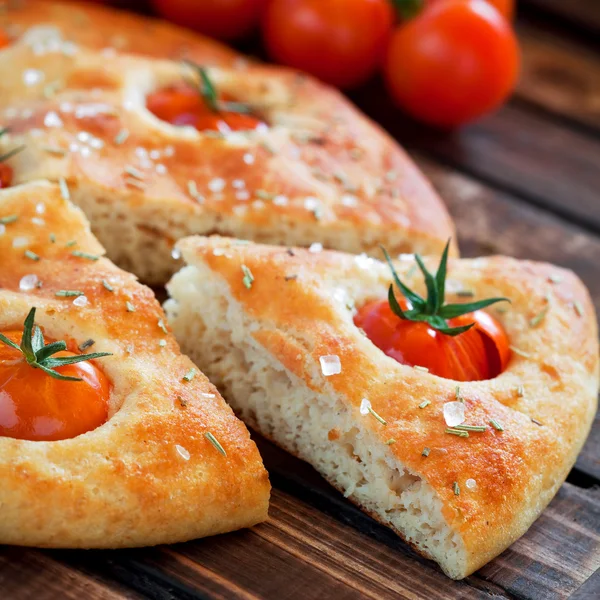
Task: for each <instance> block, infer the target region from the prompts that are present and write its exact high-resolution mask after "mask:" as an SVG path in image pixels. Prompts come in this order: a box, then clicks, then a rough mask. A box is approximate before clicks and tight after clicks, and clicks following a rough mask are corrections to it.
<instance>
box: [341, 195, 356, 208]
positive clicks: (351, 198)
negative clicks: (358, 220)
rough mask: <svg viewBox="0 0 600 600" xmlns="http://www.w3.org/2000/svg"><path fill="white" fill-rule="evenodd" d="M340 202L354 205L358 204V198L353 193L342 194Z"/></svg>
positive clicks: (345, 204)
mask: <svg viewBox="0 0 600 600" xmlns="http://www.w3.org/2000/svg"><path fill="white" fill-rule="evenodd" d="M342 204H343V205H344V206H350V207H352V206H356V205H357V204H358V198H357V197H356V196H355V195H354V194H344V195H343V196H342Z"/></svg>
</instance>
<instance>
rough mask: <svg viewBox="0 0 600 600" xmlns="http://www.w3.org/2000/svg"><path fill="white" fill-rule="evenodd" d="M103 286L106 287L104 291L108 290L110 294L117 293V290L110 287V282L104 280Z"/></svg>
mask: <svg viewBox="0 0 600 600" xmlns="http://www.w3.org/2000/svg"><path fill="white" fill-rule="evenodd" d="M102 285H103V286H104V289H105V290H108V291H109V292H114V291H115V288H114V287H113V286H112V285H110V283H108V281H106V279H103V280H102Z"/></svg>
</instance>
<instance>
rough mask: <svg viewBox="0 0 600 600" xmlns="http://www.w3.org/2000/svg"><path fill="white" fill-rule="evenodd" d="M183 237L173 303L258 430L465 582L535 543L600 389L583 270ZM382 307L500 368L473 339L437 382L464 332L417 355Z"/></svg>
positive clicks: (175, 317) (216, 378)
mask: <svg viewBox="0 0 600 600" xmlns="http://www.w3.org/2000/svg"><path fill="white" fill-rule="evenodd" d="M177 247H178V248H179V250H180V251H181V253H182V255H183V258H184V259H185V261H186V262H187V264H188V266H186V267H184V268H183V269H182V270H181V271H180V272H179V273H177V274H176V275H175V276H174V277H173V279H172V280H171V282H170V283H169V284H168V291H169V294H170V296H171V299H170V300H168V301H167V303H166V305H165V308H166V310H167V315H168V317H169V320H170V323H171V326H172V327H173V331H174V333H175V335H176V337H177V338H178V339H179V340H180V343H181V344H182V347H183V349H184V351H186V352H188V353H189V354H190V356H191V357H192V358H193V359H194V360H195V361H196V363H197V364H198V365H199V366H200V367H201V368H202V369H203V371H204V372H205V373H207V374H208V376H209V377H210V378H211V380H212V381H213V382H214V383H215V384H216V385H217V386H218V387H219V388H220V389H221V390H222V391H223V393H224V395H225V397H226V398H227V400H228V401H229V402H230V403H231V405H232V406H233V408H234V410H235V411H236V412H237V413H238V414H239V415H240V416H241V418H242V419H243V420H245V421H246V423H248V424H249V425H250V426H252V427H254V428H256V429H257V430H258V431H259V432H261V433H262V434H263V435H265V436H266V437H268V438H270V439H272V440H274V441H275V442H276V443H277V444H279V445H281V446H282V447H283V448H285V449H287V450H288V451H290V452H291V453H292V454H295V455H297V456H299V457H300V458H302V459H304V460H306V461H308V462H309V463H311V464H312V465H313V466H314V467H315V468H316V469H317V470H318V471H319V472H320V473H321V474H322V475H323V476H324V477H326V478H327V479H328V480H329V481H330V482H331V483H332V484H333V485H334V486H336V487H337V488H338V489H339V490H340V491H342V492H343V493H344V494H345V495H346V496H347V497H349V498H350V499H351V500H352V501H353V502H355V503H356V504H358V505H359V506H360V507H362V508H363V509H364V510H365V511H366V512H367V513H369V514H370V515H372V516H373V517H374V518H375V519H377V520H378V521H380V522H381V523H383V524H385V525H388V526H389V527H391V528H392V529H393V530H394V531H396V532H397V533H398V534H399V535H401V536H402V537H403V538H405V539H406V540H407V541H408V542H409V543H410V544H412V545H414V546H415V548H416V549H417V550H418V551H419V552H421V553H422V554H424V555H425V556H427V557H429V558H432V559H434V560H435V561H437V562H438V563H439V564H440V566H441V567H442V569H443V570H444V571H445V572H446V573H447V574H448V575H449V576H450V577H452V578H457V579H458V578H462V577H465V576H466V575H468V574H469V573H471V572H473V571H474V570H476V569H477V568H479V567H481V566H482V565H483V564H485V563H486V562H487V561H489V560H490V559H492V558H493V557H494V556H496V555H497V554H499V553H500V552H501V551H502V550H504V549H505V548H506V547H507V546H508V545H510V544H511V543H512V542H513V541H515V540H516V539H517V538H518V537H519V536H521V535H522V534H523V533H524V532H525V531H526V530H527V528H528V527H529V526H530V525H531V524H532V522H533V521H534V520H535V519H536V518H537V517H538V515H539V514H540V512H541V511H542V510H543V509H544V507H545V506H546V505H547V504H548V502H549V501H550V500H551V499H552V497H553V496H554V494H555V493H556V491H557V490H558V488H559V487H560V485H561V483H562V481H563V480H564V479H565V477H566V475H567V473H568V471H569V469H570V467H571V466H572V464H573V463H574V461H575V458H576V456H577V453H578V452H579V450H580V448H581V446H582V445H583V442H584V440H585V438H586V436H587V433H588V431H589V428H590V425H591V422H592V419H593V416H594V413H595V409H596V398H597V396H596V394H597V391H598V341H597V325H596V320H595V316H594V310H593V307H592V305H591V302H590V299H589V297H588V294H587V291H586V290H585V288H584V287H583V285H582V284H581V282H580V281H579V280H578V279H577V277H576V276H574V275H573V274H572V273H571V272H569V271H565V270H563V269H559V268H558V267H554V266H552V265H548V264H541V263H534V262H527V261H518V260H514V259H511V258H506V257H490V258H482V259H474V260H453V261H450V262H448V264H447V266H446V263H445V259H444V260H442V261H441V262H440V269H439V270H438V271H437V272H436V274H435V275H433V273H432V272H431V270H429V269H432V267H433V266H435V265H434V264H433V263H435V261H432V262H430V261H426V264H425V265H424V264H423V261H421V259H419V261H420V265H422V266H423V269H424V271H423V272H422V271H421V268H420V265H419V264H415V260H414V259H413V258H412V257H410V258H408V257H407V259H406V260H403V261H399V262H396V263H395V270H394V272H393V273H391V272H390V269H389V268H388V265H386V264H385V263H384V262H380V261H378V260H375V259H372V258H368V257H366V256H364V255H363V256H352V255H349V254H343V253H339V252H333V251H322V250H321V247H320V246H319V245H314V246H313V247H312V248H310V249H309V250H305V249H285V248H277V247H269V246H264V245H255V244H243V243H240V242H239V241H236V240H230V239H223V238H219V237H216V236H215V237H211V238H203V237H192V238H187V239H185V240H181V241H180V242H179V243H178V245H177ZM427 265H429V267H427ZM425 272H427V273H428V274H427V275H426V276H425V275H424V273H425ZM424 280H425V281H426V283H427V286H425V285H424V283H423V282H424ZM392 283H394V285H393V286H391V285H390V284H392ZM486 298H489V300H485V299H486ZM505 298H506V299H508V300H509V301H510V303H509V302H508V301H506V300H504V299H505ZM372 302H389V306H390V307H391V308H392V312H391V313H389V314H388V315H387V316H386V317H385V318H386V319H389V318H391V316H394V315H397V314H399V313H400V314H402V315H403V317H402V318H401V317H398V316H395V317H394V318H395V319H396V322H395V324H394V325H393V327H394V332H398V331H400V330H401V329H402V331H403V332H404V334H405V336H409V335H412V333H411V332H412V329H410V328H413V327H419V328H423V327H424V328H426V329H427V331H428V332H429V335H428V336H427V337H433V338H435V335H433V334H431V332H433V333H434V334H436V335H437V334H439V335H443V336H449V338H451V339H452V340H454V341H455V342H456V343H457V344H461V343H462V344H463V350H464V346H465V343H464V342H459V340H461V339H463V340H464V339H469V338H462V337H461V336H467V335H468V334H469V333H470V332H473V333H474V334H476V335H477V336H478V337H479V338H481V340H480V341H481V342H482V343H484V349H483V350H482V352H485V353H488V354H487V356H488V358H487V360H489V361H490V363H491V364H494V365H495V366H494V367H493V370H491V371H486V370H485V369H484V368H483V367H485V365H483V366H482V369H483V370H480V369H475V370H474V372H473V374H471V375H469V374H468V373H467V372H466V371H463V366H462V363H464V362H465V361H466V360H467V359H471V360H472V361H473V363H474V365H475V363H476V362H477V360H478V359H477V356H478V352H476V351H475V346H473V347H472V349H467V350H468V351H467V352H466V354H465V356H464V359H461V365H458V366H457V367H456V369H455V370H454V371H453V372H452V373H445V374H444V376H443V377H441V376H438V375H436V374H435V372H436V371H438V369H439V365H436V363H435V360H434V359H435V357H431V356H430V355H431V354H432V352H433V353H435V352H441V351H442V350H444V349H445V345H446V344H447V342H445V341H444V342H440V345H438V346H436V347H434V348H433V349H432V352H429V353H423V354H422V356H421V359H420V360H422V361H423V362H421V363H420V364H419V363H418V362H416V360H410V358H409V356H408V354H407V355H403V354H402V352H403V351H405V352H409V351H411V350H414V348H413V347H412V346H414V343H413V344H412V346H408V347H403V346H402V344H403V342H402V340H403V339H404V338H403V337H402V336H399V337H398V338H397V340H396V342H394V343H392V344H391V345H390V346H385V345H384V343H383V341H382V340H383V337H385V336H383V335H380V336H379V337H378V338H377V336H376V331H375V328H374V327H373V324H372V323H369V322H368V321H369V318H370V316H372V315H373V314H375V313H374V312H373V310H372V309H369V310H368V311H367V314H366V315H365V314H363V313H364V309H365V307H369V306H371V303H372ZM463 302H467V304H465V305H464V306H462V307H461V306H460V304H461V303H463ZM401 305H402V306H401ZM486 305H487V308H486V310H480V309H481V307H484V306H486ZM475 309H477V310H475ZM377 310H380V308H378V309H377ZM465 310H469V311H473V310H474V312H471V316H470V317H468V318H469V320H470V321H471V322H473V321H477V323H476V325H475V326H474V327H473V328H471V329H469V324H468V321H467V324H465V323H464V322H463V323H461V322H460V321H458V319H459V318H460V317H459V316H456V315H460V314H461V313H464V312H465ZM477 313H483V314H480V315H479V316H476V315H477ZM463 317H464V318H467V315H463ZM486 317H487V319H486ZM381 318H384V316H383V315H382V316H381ZM357 322H359V323H360V325H361V326H364V327H365V329H364V331H363V330H361V329H359V327H358V325H357ZM494 327H495V328H496V329H494ZM403 328H406V329H403ZM381 329H382V330H383V326H382V327H381ZM442 331H445V332H446V333H443V334H442V333H441V332H442ZM380 333H381V331H380ZM384 333H385V332H384ZM413 333H414V332H413ZM368 336H372V338H373V341H371V339H370V337H368ZM503 336H505V337H504V339H503ZM438 341H439V340H438ZM492 341H493V344H492V343H491V342H492ZM374 342H377V344H378V345H379V347H378V345H376V343H374ZM423 343H425V342H423ZM469 343H473V344H477V341H476V340H475V341H473V340H471V342H469ZM380 347H381V348H382V349H383V351H382V349H380ZM393 351H397V352H398V354H396V355H395V356H393ZM459 351H460V348H457V350H456V352H459ZM494 361H495V362H494ZM403 362H404V363H408V364H403ZM424 362H427V363H428V364H429V365H430V370H429V371H428V368H427V367H426V366H425V365H424V364H423V363H424ZM411 363H412V364H411ZM415 363H416V364H415ZM473 368H475V367H473ZM486 368H487V367H486ZM463 375H464V376H463ZM490 377H491V378H490ZM465 379H468V380H465Z"/></svg>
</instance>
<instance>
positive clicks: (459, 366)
mask: <svg viewBox="0 0 600 600" xmlns="http://www.w3.org/2000/svg"><path fill="white" fill-rule="evenodd" d="M402 304H403V308H406V302H405V301H404V300H403V299H402V301H401V305H402ZM354 322H355V324H356V325H357V326H358V327H360V328H361V329H363V330H364V332H365V333H366V334H367V337H368V338H369V339H370V340H371V341H372V342H373V343H374V344H375V345H376V346H377V347H378V348H379V349H380V350H382V351H383V352H384V353H385V354H387V355H388V356H391V357H392V358H394V359H396V360H397V361H398V362H400V363H402V364H405V365H411V366H421V367H426V368H427V369H429V372H430V373H433V374H434V375H438V376H439V377H445V378H446V379H453V380H455V381H479V380H483V379H491V378H492V377H496V376H497V375H499V374H500V373H501V372H502V371H503V370H504V369H505V368H506V365H507V364H508V361H509V359H510V349H509V343H508V337H507V335H506V333H505V331H504V329H503V328H502V326H501V325H500V324H499V323H498V322H497V321H496V320H495V319H494V318H493V317H492V316H491V315H489V314H488V313H486V312H483V311H481V310H477V311H475V312H473V313H470V314H467V315H462V316H460V317H456V318H454V319H448V325H449V326H450V327H460V326H462V325H467V324H469V323H473V322H474V323H475V327H472V328H471V329H469V330H468V331H466V332H464V333H461V334H459V335H457V336H454V337H451V336H449V335H445V334H443V333H440V332H439V331H436V330H435V329H433V328H431V327H430V326H429V325H428V324H427V323H424V322H413V321H404V320H402V319H400V318H399V317H397V316H396V315H395V314H394V313H393V312H392V310H391V308H390V306H389V304H388V302H387V300H375V301H373V302H369V303H368V304H366V305H365V306H363V307H362V308H361V309H360V310H359V311H358V313H357V314H356V316H355V317H354Z"/></svg>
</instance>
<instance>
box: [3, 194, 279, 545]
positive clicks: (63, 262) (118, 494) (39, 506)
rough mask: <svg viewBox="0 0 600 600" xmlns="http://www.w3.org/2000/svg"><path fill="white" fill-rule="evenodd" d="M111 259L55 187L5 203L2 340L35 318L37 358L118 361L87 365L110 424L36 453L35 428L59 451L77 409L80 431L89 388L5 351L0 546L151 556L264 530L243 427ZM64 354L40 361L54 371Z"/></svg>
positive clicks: (263, 480) (262, 485)
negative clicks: (192, 542)
mask: <svg viewBox="0 0 600 600" xmlns="http://www.w3.org/2000/svg"><path fill="white" fill-rule="evenodd" d="M103 253H104V250H103V248H102V247H101V245H100V244H99V243H98V242H97V241H96V239H95V238H94V237H93V236H92V234H91V233H90V229H89V224H88V223H87V221H86V220H85V217H84V216H83V213H82V212H81V211H80V210H79V209H78V208H76V207H75V206H73V205H72V204H70V203H69V202H67V201H65V200H64V199H63V198H62V196H61V193H60V191H59V189H58V187H56V186H53V185H51V184H49V183H44V182H40V183H31V184H27V185H22V186H17V187H14V188H10V189H8V190H2V191H0V257H1V258H0V265H1V266H0V333H2V334H3V335H4V336H9V335H10V332H11V331H12V332H14V331H15V330H19V329H23V323H24V320H25V318H26V317H27V315H28V314H30V311H31V309H32V308H35V309H36V311H35V325H36V328H35V330H36V334H35V335H34V337H33V346H34V347H35V345H36V343H38V342H41V340H38V341H36V338H37V337H38V336H39V335H40V333H41V332H43V336H44V338H45V340H46V343H53V342H56V341H59V340H60V341H62V340H64V341H66V342H67V346H68V348H69V350H72V351H73V353H74V354H81V353H82V352H84V351H85V352H87V353H90V352H94V353H96V352H97V353H110V356H104V357H103V358H100V359H98V360H95V361H91V362H87V363H79V364H82V365H83V364H87V365H88V367H87V368H88V371H89V369H93V370H96V371H98V370H100V377H101V378H102V379H103V380H104V381H105V382H106V383H105V389H108V390H109V397H108V403H107V415H106V417H105V419H104V420H105V422H104V423H102V422H100V423H98V425H99V426H97V427H96V428H93V429H91V430H89V431H87V432H82V433H81V434H80V435H76V436H74V437H72V436H71V437H69V436H66V437H67V439H54V441H32V438H31V437H29V438H27V436H28V435H29V433H31V432H29V433H27V432H26V433H23V432H24V431H25V430H26V429H27V428H29V429H35V434H36V436H38V437H37V438H36V439H37V440H40V439H44V440H52V439H53V436H52V435H50V434H53V433H54V432H55V429H56V428H57V427H58V426H59V425H60V423H59V422H57V421H56V418H54V417H52V416H51V415H52V414H60V415H63V416H64V415H65V414H66V413H68V411H69V407H72V410H73V411H74V412H76V410H81V413H77V414H75V417H72V416H71V417H69V415H67V417H68V418H71V423H70V425H71V426H72V427H73V428H75V429H77V428H78V427H79V424H80V423H79V421H78V419H80V418H81V419H85V418H87V416H88V415H87V412H88V411H87V407H86V406H81V403H80V401H79V400H78V396H79V394H80V391H79V390H80V386H83V385H84V383H83V382H80V381H73V382H72V381H57V380H56V379H55V375H56V372H55V373H54V375H52V373H50V374H48V373H46V372H44V373H42V372H41V368H40V367H36V366H35V365H34V366H29V365H27V364H25V363H24V362H23V361H24V360H25V359H24V357H21V361H20V362H19V364H16V361H15V360H12V361H11V360H8V358H9V357H8V355H7V352H13V359H14V358H15V357H18V352H17V353H16V354H14V353H15V352H16V351H15V350H14V349H13V348H12V347H10V346H8V345H7V344H6V343H4V342H2V343H1V344H0V346H1V348H0V430H1V431H2V434H1V435H0V478H1V480H2V486H1V487H0V505H1V506H2V514H3V518H2V520H1V523H0V543H2V544H19V545H33V546H42V547H85V548H92V547H93V548H113V547H125V546H144V545H152V544H161V543H170V542H178V541H184V540H189V539H192V538H196V537H201V536H206V535H212V534H216V533H221V532H226V531H231V530H233V529H237V528H240V527H248V526H251V525H253V524H255V523H257V522H260V521H262V520H264V519H265V518H266V516H267V505H268V499H269V482H268V476H267V473H266V471H265V469H264V467H263V465H262V461H261V458H260V456H259V453H258V450H257V448H256V446H255V445H254V443H253V442H252V441H251V440H250V437H249V434H248V431H247V429H246V427H245V426H244V424H243V423H242V422H241V421H239V420H238V419H237V418H236V417H235V416H234V414H233V413H232V411H231V409H230V408H229V407H228V406H227V405H226V404H225V402H224V401H223V399H222V398H221V397H220V395H219V393H218V392H217V390H216V389H215V388H214V387H213V386H212V385H211V384H210V383H209V381H208V380H207V379H206V377H205V376H204V375H203V374H202V373H200V372H199V371H198V370H197V369H196V368H195V367H194V365H193V364H192V362H191V361H190V360H189V359H188V358H187V357H185V356H183V355H182V354H181V353H180V350H179V347H178V345H177V342H176V341H175V340H174V338H173V336H172V334H171V333H170V332H169V330H168V328H167V326H166V325H165V317H164V313H163V312H162V310H161V308H160V306H159V304H158V303H157V301H156V299H155V298H154V296H153V294H152V292H151V290H150V289H148V288H146V287H145V286H142V285H140V284H139V283H137V281H136V280H135V277H134V276H133V275H130V274H128V273H125V272H123V271H121V270H120V269H118V268H117V267H115V266H114V265H113V264H112V263H111V262H110V261H108V260H107V259H106V258H103V257H102V255H103ZM37 327H39V328H40V329H39V330H38V329H37ZM30 339H31V338H30ZM13 340H14V338H13ZM82 349H85V350H82ZM45 351H46V350H44V352H45ZM59 355H60V353H58V354H55V355H54V356H53V357H49V358H48V359H46V360H45V361H44V360H42V358H41V355H40V354H39V353H38V355H37V358H36V360H37V361H39V363H40V364H41V365H44V364H45V365H46V368H48V367H52V366H53V364H54V363H53V362H52V359H53V358H54V357H57V356H59ZM57 360H59V361H60V359H57ZM28 361H29V359H28ZM30 364H31V363H30ZM19 365H20V367H19ZM18 367H19V368H20V370H18V371H16V372H17V373H20V374H21V376H22V379H21V381H20V382H19V383H18V384H17V385H15V381H14V379H15V378H16V377H17V374H15V373H16V372H15V369H17V368H18ZM58 370H59V371H60V368H59V369H58ZM63 375H71V373H65V372H64V371H63ZM36 385H37V388H36ZM55 385H62V388H59V387H54V386H55ZM57 390H62V395H61V396H59V397H56V392H57ZM25 394H29V395H30V397H29V399H27V402H25V403H24V400H23V398H24V395H25ZM52 394H53V397H50V396H51V395H52ZM55 402H56V403H57V404H58V405H62V407H61V406H59V407H58V409H56V410H55V408H56V407H54V408H53V407H52V404H53V403H55ZM13 403H14V404H13ZM46 405H48V406H49V407H50V408H49V409H48V410H49V411H50V412H49V415H50V416H48V415H45V416H44V414H43V413H44V407H45V406H46ZM76 407H77V408H76ZM36 411H38V412H37V413H36ZM27 419H29V421H30V422H29V421H27ZM73 420H74V422H73ZM13 432H14V433H13ZM17 432H18V433H17ZM39 436H41V437H39ZM44 436H45V437H44ZM59 437H60V436H59ZM63 437H65V436H63ZM16 438H20V439H16ZM23 438H26V439H23ZM54 438H56V436H54Z"/></svg>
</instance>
